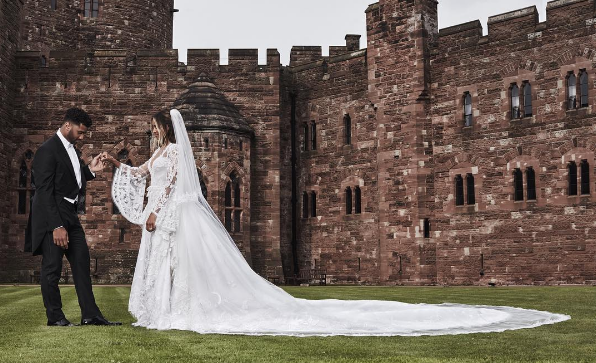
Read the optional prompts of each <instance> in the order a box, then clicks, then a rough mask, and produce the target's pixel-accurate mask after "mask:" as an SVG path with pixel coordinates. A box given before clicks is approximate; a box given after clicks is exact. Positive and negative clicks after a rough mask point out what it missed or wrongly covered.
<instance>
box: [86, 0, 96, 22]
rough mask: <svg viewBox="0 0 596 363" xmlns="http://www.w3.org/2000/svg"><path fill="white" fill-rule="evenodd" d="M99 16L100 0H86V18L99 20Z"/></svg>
mask: <svg viewBox="0 0 596 363" xmlns="http://www.w3.org/2000/svg"><path fill="white" fill-rule="evenodd" d="M98 15H99V0H85V17H86V18H97V17H98Z"/></svg>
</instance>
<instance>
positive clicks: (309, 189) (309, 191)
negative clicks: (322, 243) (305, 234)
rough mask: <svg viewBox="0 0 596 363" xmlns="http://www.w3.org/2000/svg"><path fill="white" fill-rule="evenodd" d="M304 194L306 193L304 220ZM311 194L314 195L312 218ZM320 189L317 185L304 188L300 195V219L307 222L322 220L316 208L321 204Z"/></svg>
mask: <svg viewBox="0 0 596 363" xmlns="http://www.w3.org/2000/svg"><path fill="white" fill-rule="evenodd" d="M304 193H306V195H307V205H306V207H307V217H306V218H304V214H303V213H304ZM312 193H315V212H316V214H315V215H314V216H313V215H312ZM320 196H321V193H320V187H319V186H318V185H310V186H309V185H307V186H305V187H304V190H303V193H302V198H301V199H302V202H301V203H300V211H301V213H300V215H301V219H303V220H305V221H308V220H311V219H314V220H319V219H320V218H322V216H321V214H320V213H319V212H320V210H319V208H318V206H320V205H321V204H320V203H321V200H320Z"/></svg>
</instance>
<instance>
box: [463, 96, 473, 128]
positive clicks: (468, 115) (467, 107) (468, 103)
mask: <svg viewBox="0 0 596 363" xmlns="http://www.w3.org/2000/svg"><path fill="white" fill-rule="evenodd" d="M464 126H472V95H471V94H470V92H465V93H464Z"/></svg>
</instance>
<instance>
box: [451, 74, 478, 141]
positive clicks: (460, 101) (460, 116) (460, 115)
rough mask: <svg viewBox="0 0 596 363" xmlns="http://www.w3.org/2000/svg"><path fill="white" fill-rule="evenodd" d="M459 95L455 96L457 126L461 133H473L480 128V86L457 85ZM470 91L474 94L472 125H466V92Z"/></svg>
mask: <svg viewBox="0 0 596 363" xmlns="http://www.w3.org/2000/svg"><path fill="white" fill-rule="evenodd" d="M456 92H457V95H456V98H455V108H456V110H455V128H456V130H457V131H458V132H460V133H472V132H475V131H478V130H480V126H479V123H478V119H479V118H480V116H481V113H480V109H479V108H478V107H477V106H478V104H479V97H478V86H476V85H469V86H463V87H457V90H456ZM466 93H469V94H470V95H471V96H472V125H471V126H465V117H464V101H465V94H466Z"/></svg>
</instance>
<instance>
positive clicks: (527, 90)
mask: <svg viewBox="0 0 596 363" xmlns="http://www.w3.org/2000/svg"><path fill="white" fill-rule="evenodd" d="M523 93H524V117H530V116H532V85H531V84H530V82H525V83H524V85H523Z"/></svg>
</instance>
